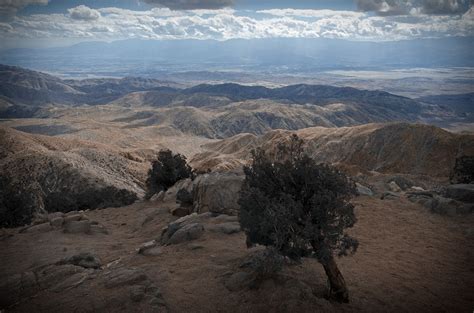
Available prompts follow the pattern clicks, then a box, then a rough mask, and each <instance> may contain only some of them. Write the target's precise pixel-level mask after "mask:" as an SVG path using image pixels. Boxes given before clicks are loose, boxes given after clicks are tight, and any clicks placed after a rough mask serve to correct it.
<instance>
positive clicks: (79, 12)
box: [67, 4, 100, 21]
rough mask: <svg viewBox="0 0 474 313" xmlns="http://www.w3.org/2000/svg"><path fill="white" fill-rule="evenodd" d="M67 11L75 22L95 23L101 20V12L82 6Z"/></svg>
mask: <svg viewBox="0 0 474 313" xmlns="http://www.w3.org/2000/svg"><path fill="white" fill-rule="evenodd" d="M67 11H68V12H69V16H71V18H73V19H75V20H86V21H93V20H98V19H99V18H100V12H99V11H97V10H94V9H91V8H89V7H88V6H85V5H82V4H81V5H79V6H77V7H75V8H71V9H68V10H67Z"/></svg>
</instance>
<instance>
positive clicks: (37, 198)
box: [0, 128, 148, 226]
mask: <svg viewBox="0 0 474 313" xmlns="http://www.w3.org/2000/svg"><path fill="white" fill-rule="evenodd" d="M0 146H1V147H2V149H1V152H0V172H1V173H2V174H1V176H0V185H1V188H0V220H1V226H13V225H21V224H24V223H26V222H28V221H29V220H30V219H31V218H32V216H33V215H36V214H42V213H44V212H45V211H48V212H56V211H62V212H67V211H72V210H77V209H88V208H89V209H92V208H99V207H110V206H120V205H125V204H130V203H132V202H134V201H135V200H136V199H137V198H139V197H141V196H142V195H143V193H144V192H143V189H142V186H143V183H144V180H145V175H146V170H147V167H148V162H145V161H144V160H143V159H140V158H138V157H134V156H133V154H130V153H123V152H120V151H118V150H116V149H113V148H111V147H108V146H105V145H101V144H97V143H91V142H85V141H80V140H65V139H60V138H54V137H49V136H41V135H31V134H26V133H22V132H19V131H15V130H12V129H9V128H0Z"/></svg>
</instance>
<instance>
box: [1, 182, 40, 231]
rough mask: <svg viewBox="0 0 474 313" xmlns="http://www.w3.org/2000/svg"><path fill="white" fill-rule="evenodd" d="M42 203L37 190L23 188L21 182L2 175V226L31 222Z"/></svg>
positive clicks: (14, 225)
mask: <svg viewBox="0 0 474 313" xmlns="http://www.w3.org/2000/svg"><path fill="white" fill-rule="evenodd" d="M40 203H41V199H40V198H39V197H38V193H37V192H36V190H33V188H29V189H28V190H24V189H23V190H22V188H21V183H20V182H13V180H11V179H10V178H8V177H6V176H2V175H0V227H16V226H21V225H25V224H29V223H30V222H31V219H32V217H33V213H34V212H35V211H36V210H37V207H38V206H39V204H40Z"/></svg>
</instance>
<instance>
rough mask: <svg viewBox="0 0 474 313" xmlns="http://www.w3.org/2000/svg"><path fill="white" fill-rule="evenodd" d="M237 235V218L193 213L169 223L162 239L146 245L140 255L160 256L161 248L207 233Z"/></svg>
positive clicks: (141, 249) (140, 249) (238, 230)
mask: <svg viewBox="0 0 474 313" xmlns="http://www.w3.org/2000/svg"><path fill="white" fill-rule="evenodd" d="M206 231H208V232H213V233H221V234H227V235H231V234H235V233H238V232H240V231H241V229H240V224H239V222H238V218H237V216H232V215H226V214H216V213H211V212H206V213H202V214H197V213H192V214H190V215H187V216H184V217H181V218H179V219H177V220H176V221H174V222H171V223H169V224H168V225H167V226H166V227H165V228H164V229H163V230H162V232H161V236H160V238H157V239H155V240H152V241H149V242H146V243H144V244H143V245H142V246H141V247H140V248H138V253H139V254H142V255H147V256H154V255H159V254H160V253H161V248H160V247H161V246H167V245H176V244H180V243H183V242H188V241H192V240H196V239H199V238H201V237H202V236H203V235H204V234H205V232H206Z"/></svg>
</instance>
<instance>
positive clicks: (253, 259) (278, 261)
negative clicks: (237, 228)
mask: <svg viewBox="0 0 474 313" xmlns="http://www.w3.org/2000/svg"><path fill="white" fill-rule="evenodd" d="M284 261H285V259H284V257H283V256H282V255H281V254H280V253H279V252H278V251H277V250H276V249H275V248H274V247H267V248H265V249H264V250H259V251H257V252H255V253H253V254H251V255H250V256H249V257H248V258H247V259H246V260H245V261H244V262H243V263H242V264H241V267H242V268H249V269H251V270H252V271H253V272H254V274H255V280H256V282H257V283H258V282H261V281H264V280H265V279H268V278H273V277H274V276H275V275H276V274H277V273H278V272H279V271H280V270H281V269H282V268H283V264H284Z"/></svg>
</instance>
